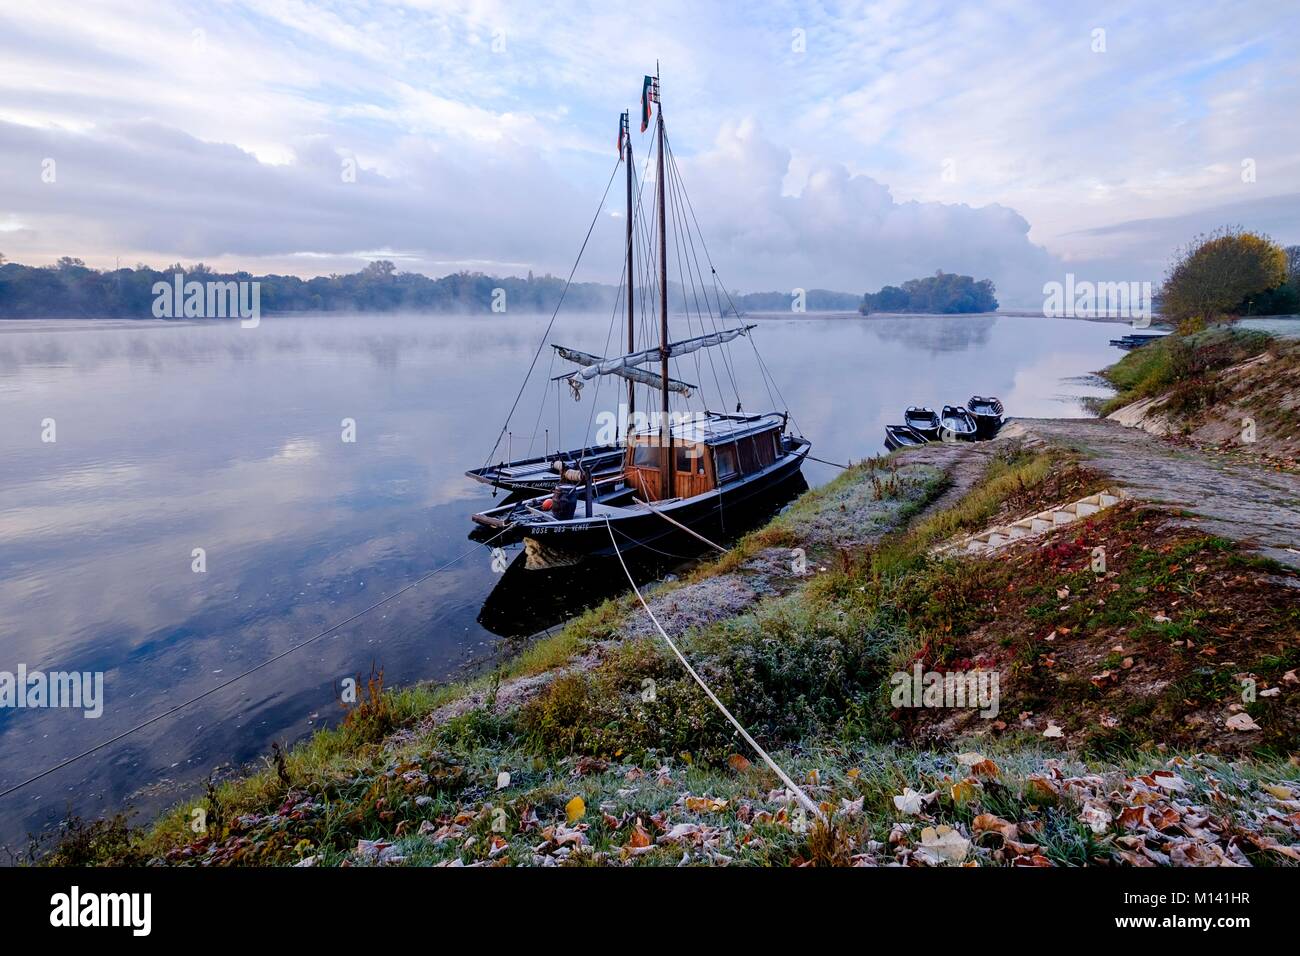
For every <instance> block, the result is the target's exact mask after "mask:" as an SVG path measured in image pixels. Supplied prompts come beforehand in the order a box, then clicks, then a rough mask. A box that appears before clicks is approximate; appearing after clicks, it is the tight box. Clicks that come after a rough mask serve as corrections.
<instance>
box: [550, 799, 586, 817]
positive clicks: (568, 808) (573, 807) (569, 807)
mask: <svg viewBox="0 0 1300 956" xmlns="http://www.w3.org/2000/svg"><path fill="white" fill-rule="evenodd" d="M552 806H554V804H552ZM586 812H587V802H586V801H585V800H583V799H582V797H574V798H573V799H572V800H570V801H569V802H568V803H566V804H565V805H564V815H565V817H566V818H567V819H568V821H569V822H570V823H572V822H573V821H575V820H581V819H582V817H583V815H584V814H585V813H586Z"/></svg>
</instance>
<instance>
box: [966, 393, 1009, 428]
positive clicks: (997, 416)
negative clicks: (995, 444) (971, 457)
mask: <svg viewBox="0 0 1300 956" xmlns="http://www.w3.org/2000/svg"><path fill="white" fill-rule="evenodd" d="M966 407H967V408H968V409H970V413H971V415H972V417H974V419H975V428H976V433H977V437H979V438H992V437H993V436H994V435H996V434H997V433H998V429H999V428H1001V427H1002V410H1003V409H1002V402H1000V401H999V400H998V399H996V398H986V397H984V396H983V395H972V396H971V397H970V401H969V402H967V403H966Z"/></svg>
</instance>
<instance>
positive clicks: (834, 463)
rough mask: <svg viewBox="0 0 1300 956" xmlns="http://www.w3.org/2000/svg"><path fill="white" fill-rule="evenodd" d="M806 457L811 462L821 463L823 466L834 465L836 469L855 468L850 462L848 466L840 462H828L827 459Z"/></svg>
mask: <svg viewBox="0 0 1300 956" xmlns="http://www.w3.org/2000/svg"><path fill="white" fill-rule="evenodd" d="M804 457H805V458H807V459H808V460H809V461H817V462H821V463H822V464H823V465H832V466H834V467H836V468H844V469H848V468H852V467H853V463H852V462H850V463H849V464H847V465H841V464H840V463H839V462H838V461H827V460H826V459H825V458H814V457H813V456H812V455H804Z"/></svg>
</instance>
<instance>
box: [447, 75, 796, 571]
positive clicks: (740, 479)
mask: <svg viewBox="0 0 1300 956" xmlns="http://www.w3.org/2000/svg"><path fill="white" fill-rule="evenodd" d="M654 105H658V106H659V111H658V118H657V122H656V128H655V137H656V141H657V148H656V162H657V168H656V175H655V192H656V195H655V204H654V212H655V213H656V214H657V223H656V224H655V227H654V229H653V234H654V235H655V236H656V237H657V239H658V248H657V250H655V252H657V256H655V257H654V263H655V264H657V266H658V275H657V276H656V277H655V278H656V279H657V282H655V283H654V284H653V286H652V285H651V282H650V281H646V282H645V283H644V285H643V286H642V288H643V289H647V288H652V289H653V291H657V292H658V299H659V301H658V303H657V304H658V310H657V311H658V319H659V322H658V324H659V330H658V331H659V336H658V338H659V342H658V344H657V345H655V346H654V347H652V348H643V349H641V350H640V351H637V350H636V334H635V333H636V326H635V323H634V313H633V304H634V301H635V299H636V296H635V295H634V294H632V293H633V290H634V289H635V287H636V284H635V276H636V268H635V267H636V259H635V257H634V250H633V240H634V236H635V234H636V233H635V230H634V222H637V224H639V225H641V226H642V228H643V229H644V230H645V232H646V233H650V232H651V230H649V229H646V228H645V224H644V223H640V222H639V221H638V220H637V211H638V208H639V207H638V206H634V204H633V162H632V149H631V144H630V142H628V140H630V136H629V135H628V134H629V132H630V124H629V117H628V114H626V113H624V114H623V117H622V121H621V123H620V127H619V155H620V160H621V161H625V162H626V163H627V236H626V244H627V245H626V252H627V264H626V267H625V273H624V275H625V279H626V283H625V289H626V291H627V294H626V300H627V336H628V352H627V353H626V354H623V355H619V356H615V357H613V358H605V357H602V356H600V355H593V354H590V353H587V352H580V351H578V350H577V349H572V348H567V347H564V346H560V345H553V346H552V347H553V348H554V349H555V350H556V353H557V354H558V356H559V357H560V358H563V359H565V360H567V361H570V362H573V363H574V364H576V365H578V366H579V368H578V369H576V370H574V371H571V372H568V373H566V374H565V375H562V376H556V378H555V379H553V381H566V382H568V383H570V385H571V387H572V388H573V391H574V394H575V396H577V395H579V394H580V391H581V388H582V386H583V384H584V383H587V382H593V381H594V382H595V383H596V384H597V388H599V384H600V382H601V381H602V380H603V379H604V378H605V377H606V376H617V377H618V378H622V379H624V380H625V381H626V384H627V397H626V402H627V408H628V410H629V413H631V412H634V410H635V408H636V390H635V388H636V386H637V385H641V386H644V387H647V388H650V389H654V390H657V391H658V393H659V403H658V404H659V408H658V409H657V410H656V411H655V413H654V414H653V416H652V417H653V420H646V422H645V424H641V425H636V424H629V426H628V427H627V428H626V429H625V430H624V433H623V434H622V435H621V436H620V439H621V445H622V447H621V449H620V458H619V461H618V468H617V469H615V468H614V467H613V466H612V463H607V464H606V467H605V468H603V469H597V468H595V467H593V465H592V462H591V461H590V460H589V459H588V458H587V456H579V458H578V459H577V460H575V462H574V464H575V465H576V466H577V467H575V468H564V467H561V468H560V469H559V471H558V472H557V474H558V481H557V482H556V483H555V487H554V490H553V491H552V492H551V493H550V494H548V495H541V496H538V497H534V498H530V499H527V500H524V501H517V502H514V503H507V504H503V505H501V506H499V507H497V508H493V509H489V510H487V511H483V512H480V513H478V514H476V515H474V516H473V519H474V521H475V522H476V523H477V524H479V525H480V526H483V527H486V528H490V529H494V531H495V532H496V533H499V534H501V535H503V536H504V537H506V538H515V539H518V538H522V539H523V541H524V545H525V551H526V554H527V559H528V560H527V566H528V567H529V568H533V569H536V568H544V567H555V566H557V565H564V564H572V563H576V562H577V561H580V560H582V559H583V558H586V557H604V556H609V555H613V554H614V552H615V550H616V549H617V550H618V551H619V552H620V553H622V552H629V551H636V550H637V549H641V548H650V549H661V550H665V551H666V550H668V549H669V548H670V547H672V546H680V544H679V543H680V542H683V541H689V542H691V544H692V546H693V548H694V549H695V550H698V547H699V544H700V543H701V542H705V543H706V544H707V538H708V535H709V534H710V533H713V534H717V532H718V530H719V529H720V528H721V529H723V530H725V527H726V518H727V514H728V513H729V512H732V511H733V510H736V509H741V508H742V507H744V506H748V505H752V504H757V503H759V502H760V501H761V500H762V499H764V498H765V497H766V496H770V495H772V494H776V493H779V491H780V489H782V488H784V487H787V486H789V485H790V484H791V483H792V481H793V480H794V479H796V477H798V476H799V475H800V469H801V468H802V465H803V462H804V459H805V458H806V457H807V455H808V452H809V449H810V448H811V443H810V442H809V441H808V440H807V439H806V438H803V437H802V436H799V435H796V434H791V433H790V431H789V425H790V415H789V412H788V410H786V411H780V412H778V411H768V412H764V413H760V414H746V413H745V412H744V411H743V410H742V409H743V402H741V401H740V399H739V394H738V393H736V397H737V402H736V412H735V413H724V412H715V411H709V410H707V408H706V409H703V410H700V411H694V412H689V411H688V412H681V411H675V410H673V409H672V408H671V406H670V396H672V395H679V396H682V397H683V398H689V397H690V396H691V395H692V393H693V392H694V390H695V389H696V388H697V387H698V386H693V385H689V384H687V383H685V382H682V381H680V380H679V379H676V378H673V377H671V376H670V374H669V369H670V363H671V362H673V361H674V360H676V359H679V358H682V357H684V356H687V355H692V354H694V353H697V352H701V351H702V350H706V349H714V348H719V347H725V346H726V345H727V344H728V343H730V342H732V341H734V340H736V339H738V338H741V337H750V336H751V333H752V332H753V330H754V329H755V328H756V326H755V325H752V324H751V325H744V324H741V325H734V326H730V327H728V326H727V325H726V324H725V320H726V318H727V316H728V315H732V316H734V315H735V312H736V310H735V308H734V306H732V307H731V309H730V310H729V311H728V310H726V309H724V308H723V306H722V303H721V301H720V299H718V295H719V293H718V288H717V284H716V281H715V286H714V289H713V292H714V301H710V299H709V296H708V290H707V288H705V289H704V290H703V296H702V299H703V302H704V303H705V304H706V306H707V307H708V308H709V312H708V314H707V316H706V315H705V314H703V311H702V310H701V308H700V306H699V302H700V301H701V296H700V295H698V292H699V291H700V290H699V289H693V291H695V292H696V293H697V294H696V295H695V296H693V297H692V298H691V299H689V300H688V301H693V302H694V303H695V304H696V305H695V310H696V311H695V312H694V313H692V312H691V311H690V310H689V306H688V311H687V314H686V320H687V322H688V323H690V322H692V321H693V320H694V321H696V322H698V323H699V325H700V327H701V328H703V327H704V326H705V322H706V320H707V321H708V322H709V323H711V324H712V331H705V332H703V334H699V335H692V336H689V337H687V338H683V339H678V340H675V341H674V340H672V339H671V338H670V336H669V329H668V272H667V268H668V249H667V217H668V210H669V209H670V208H671V209H672V210H673V222H674V224H675V226H676V231H677V232H678V233H679V236H678V237H677V238H678V240H679V241H681V242H682V244H683V246H684V245H686V244H687V242H688V241H698V242H699V243H700V246H701V247H702V248H703V252H704V258H705V261H707V262H708V263H709V266H710V272H711V273H712V274H713V275H716V269H715V268H713V266H712V260H711V257H709V255H708V247H707V246H706V245H704V243H703V237H702V236H699V235H698V223H695V232H694V233H693V232H692V230H691V224H692V223H693V222H694V213H693V209H691V205H690V199H689V197H688V196H686V194H685V190H684V187H683V186H682V185H681V178H680V173H679V172H678V170H677V165H676V162H675V160H673V159H672V151H671V148H670V147H669V146H668V145H667V142H666V137H665V132H664V119H663V109H662V103H661V100H660V98H659V81H658V78H657V77H649V76H647V77H646V78H645V85H644V87H643V93H642V124H641V128H642V132H644V131H645V129H646V126H647V124H648V121H649V116H650V113H651V111H652V107H653V106H654ZM625 150H626V152H624V151H625ZM670 193H671V195H670ZM688 209H691V213H690V215H689V216H688V215H687V212H686V211H687V210H688ZM681 233H685V236H682V235H680V234H681ZM649 251H650V250H647V252H649ZM579 255H581V253H580V254H579ZM646 265H647V267H648V266H649V265H650V263H646ZM575 268H576V264H575ZM699 278H700V279H701V280H702V279H703V275H702V270H700V273H699ZM680 281H681V284H682V285H683V287H685V286H686V285H688V284H689V285H692V286H694V284H695V275H692V277H691V278H690V279H687V278H686V277H685V276H681V277H680ZM722 288H723V289H724V290H725V285H724V286H722ZM729 298H730V297H728V300H729ZM715 302H716V312H715V310H714V308H713V307H714V305H715ZM719 321H721V322H722V325H721V326H719V324H718V323H719ZM751 342H752V338H751ZM754 351H755V356H756V357H757V346H756V345H755V347H754ZM539 353H540V347H539ZM710 362H712V359H710ZM696 363H697V369H699V368H701V366H700V364H699V360H698V356H697V359H696ZM534 364H536V362H535V360H534ZM723 364H724V366H725V368H726V369H727V374H728V376H731V367H732V366H731V363H730V361H729V360H728V359H726V357H725V356H724V362H723ZM656 365H657V366H658V368H657V374H656V373H655V371H651V369H652V368H654V366H656ZM758 368H759V371H760V372H761V374H762V376H763V380H764V383H765V384H768V385H769V388H768V391H769V394H770V393H771V390H772V389H771V385H770V384H769V383H768V373H767V368H766V364H765V363H763V362H762V360H761V359H759V361H758ZM530 371H531V369H530ZM714 375H715V379H717V378H718V376H717V372H716V368H715V369H714ZM701 380H703V379H702V378H701ZM526 382H527V380H526V379H525V384H526ZM717 385H718V389H719V392H721V391H722V385H721V382H720V381H718V382H717ZM732 386H733V389H734V388H735V381H734V377H732ZM520 391H521V394H522V392H523V390H522V388H521V390H520ZM778 391H779V390H778ZM517 404H518V402H516V405H517ZM643 418H644V416H643ZM627 420H628V422H629V423H635V422H636V421H637V419H636V418H635V416H634V415H632V414H629V415H628V416H627ZM507 425H508V420H507ZM502 432H503V434H504V432H505V429H503V430H502ZM498 444H499V440H498ZM494 453H495V449H494V452H493V454H494ZM488 457H489V459H491V457H492V454H489V456H488ZM474 477H477V478H479V480H483V478H484V477H485V476H484V475H478V474H476V475H474ZM529 480H536V479H535V478H530V479H529Z"/></svg>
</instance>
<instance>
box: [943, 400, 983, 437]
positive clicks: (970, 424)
mask: <svg viewBox="0 0 1300 956" xmlns="http://www.w3.org/2000/svg"><path fill="white" fill-rule="evenodd" d="M978 430H979V426H978V425H976V424H975V416H974V415H972V414H971V413H970V412H968V411H966V409H965V408H963V407H962V406H961V405H945V406H943V412H942V413H941V414H940V415H939V437H940V439H942V440H943V441H954V440H955V441H974V440H975V436H976V432H977V431H978Z"/></svg>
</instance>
